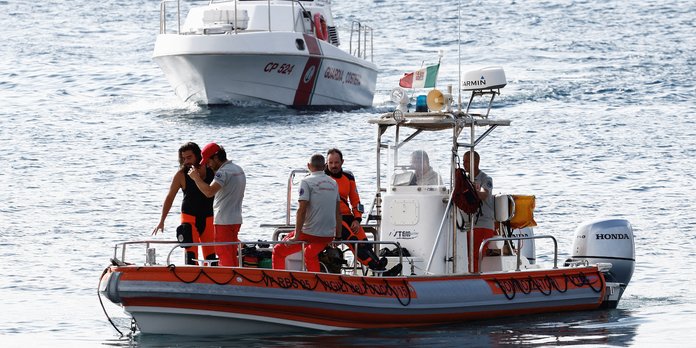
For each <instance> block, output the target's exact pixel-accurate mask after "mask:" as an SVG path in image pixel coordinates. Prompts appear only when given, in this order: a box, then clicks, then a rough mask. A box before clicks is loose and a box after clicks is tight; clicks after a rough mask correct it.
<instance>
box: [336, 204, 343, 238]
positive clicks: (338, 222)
mask: <svg viewBox="0 0 696 348" xmlns="http://www.w3.org/2000/svg"><path fill="white" fill-rule="evenodd" d="M341 221H343V219H342V218H341V201H337V202H336V234H334V238H336V239H341V232H343V226H342V225H343V224H342V223H341Z"/></svg>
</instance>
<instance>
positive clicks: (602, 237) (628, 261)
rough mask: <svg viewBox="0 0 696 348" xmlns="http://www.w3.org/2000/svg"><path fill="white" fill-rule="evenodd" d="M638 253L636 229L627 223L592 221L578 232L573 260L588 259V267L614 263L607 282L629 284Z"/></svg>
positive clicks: (609, 220)
mask: <svg viewBox="0 0 696 348" xmlns="http://www.w3.org/2000/svg"><path fill="white" fill-rule="evenodd" d="M635 253H636V251H635V244H634V240H633V228H632V227H631V224H630V223H629V222H628V221H627V220H623V219H598V220H593V221H590V222H585V223H583V224H582V225H580V226H579V227H578V228H577V230H576V231H575V242H574V243H573V256H572V258H573V260H587V261H588V262H589V264H596V263H611V264H612V267H611V269H610V270H609V272H608V273H607V281H610V282H617V283H622V284H624V285H627V284H628V282H629V281H631V277H632V276H633V270H634V269H635V262H636V255H635Z"/></svg>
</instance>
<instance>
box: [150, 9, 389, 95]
mask: <svg viewBox="0 0 696 348" xmlns="http://www.w3.org/2000/svg"><path fill="white" fill-rule="evenodd" d="M180 2H181V1H180V0H175V1H174V0H165V1H162V2H161V5H160V33H159V35H157V41H156V42H155V49H154V53H153V59H154V61H155V62H156V63H157V64H158V65H159V66H160V67H161V68H162V71H164V75H165V76H166V78H167V80H169V82H170V84H171V85H172V87H173V88H174V92H175V93H176V94H177V95H178V96H179V97H180V98H181V99H182V100H183V101H186V102H194V103H198V104H230V103H233V104H238V105H248V104H251V105H253V104H282V105H287V106H291V107H295V108H312V107H340V108H359V107H369V106H371V105H372V98H373V96H374V93H375V85H376V80H377V67H376V66H375V64H373V62H372V39H373V32H372V28H371V27H368V26H365V25H362V24H361V23H360V22H353V23H352V26H351V28H350V31H349V35H350V37H349V40H348V44H347V46H348V51H344V50H341V49H339V48H338V47H339V44H340V43H341V41H340V40H339V35H338V30H337V28H336V26H335V24H334V19H333V14H332V12H331V2H330V0H314V1H302V0H299V1H298V0H289V1H288V0H246V1H245V0H227V1H220V0H217V1H213V0H211V1H210V2H209V3H208V4H207V5H202V6H192V7H191V8H190V10H189V12H188V14H187V15H186V18H185V20H184V21H183V23H182V22H181V12H182V10H181V4H180ZM173 5H176V7H174V6H173Z"/></svg>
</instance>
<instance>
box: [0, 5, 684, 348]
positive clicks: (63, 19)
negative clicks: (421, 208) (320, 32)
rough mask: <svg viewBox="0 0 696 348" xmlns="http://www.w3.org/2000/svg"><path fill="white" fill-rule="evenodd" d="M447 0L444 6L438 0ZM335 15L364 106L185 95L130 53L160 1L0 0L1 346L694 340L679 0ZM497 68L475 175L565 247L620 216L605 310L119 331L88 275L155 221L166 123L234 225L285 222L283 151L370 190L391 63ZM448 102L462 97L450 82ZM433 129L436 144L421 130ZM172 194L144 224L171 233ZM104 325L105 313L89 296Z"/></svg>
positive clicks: (340, 11) (166, 168)
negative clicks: (373, 77) (615, 295)
mask: <svg viewBox="0 0 696 348" xmlns="http://www.w3.org/2000/svg"><path fill="white" fill-rule="evenodd" d="M459 3H461V6H460V7H458V4H459ZM333 9H334V13H335V15H336V21H337V25H338V26H339V27H340V29H339V34H340V35H341V36H342V42H343V43H344V44H347V42H348V33H347V31H346V29H347V28H348V27H349V23H350V21H351V20H353V19H359V20H361V21H363V22H364V23H366V24H369V25H371V26H372V27H373V28H374V29H375V37H374V49H375V54H374V62H375V63H376V64H378V65H379V67H380V70H379V79H378V81H377V90H378V91H377V94H376V96H375V100H374V105H373V107H372V108H368V109H362V110H357V111H351V112H338V111H325V112H305V111H296V110H291V109H286V108H284V107H262V106H250V107H238V106H230V107H215V108H208V107H198V106H195V105H188V104H184V103H182V102H181V101H179V100H178V99H177V98H176V96H175V95H174V93H173V91H172V89H171V87H170V86H169V84H168V83H167V81H166V80H165V78H164V77H163V75H162V73H161V72H160V70H159V68H158V67H157V66H156V64H155V63H154V62H153V61H152V59H151V54H152V48H153V45H154V40H155V35H156V34H157V32H158V28H159V19H158V18H159V2H158V1H143V0H129V1H124V0H112V1H84V0H73V1H56V0H45V1H27V0H17V1H6V0H0V23H1V24H2V29H3V31H2V33H3V35H2V36H3V39H2V48H1V49H0V226H1V227H0V309H1V310H2V318H1V319H0V346H2V347H29V346H31V347H34V346H43V347H56V346H65V347H79V346H85V347H97V346H134V347H169V346H177V347H189V346H191V347H194V346H205V347H223V346H224V347H227V346H230V347H232V346H245V347H266V346H301V347H315V346H317V347H318V346H322V347H324V346H370V347H371V346H380V347H405V346H428V347H452V346H520V345H524V346H593V347H594V346H645V347H653V346H658V345H659V346H661V347H662V346H684V347H686V346H693V344H694V341H695V340H696V304H695V303H696V301H694V298H696V267H695V266H694V265H695V264H696V227H695V226H696V201H695V199H694V196H696V188H695V185H696V177H695V174H694V173H696V160H695V159H694V157H696V140H695V139H696V84H695V81H696V78H695V76H696V74H695V73H694V71H695V70H696V50H694V47H696V29H695V28H696V15H694V13H696V12H695V11H696V3H695V2H693V1H686V0H685V1H673V0H661V1H599V0H586V1H461V2H457V1H438V0H434V1H415V0H404V1H386V0H375V1H366V0H354V1H342V0H336V1H334V5H333ZM439 52H442V55H443V56H442V62H441V64H442V65H441V70H440V77H439V80H438V86H441V88H444V87H445V86H446V85H454V86H455V90H456V86H457V81H458V77H457V76H458V75H457V74H458V71H459V69H460V64H459V62H460V59H461V67H462V70H465V69H469V68H471V67H482V66H489V65H500V66H503V67H504V68H505V72H506V75H507V78H508V85H507V86H506V87H505V88H504V89H503V90H502V94H501V96H499V97H498V98H496V104H495V105H496V108H495V109H494V110H493V112H492V117H497V118H504V119H510V120H511V121H512V126H511V127H504V129H500V130H496V131H495V132H493V133H492V134H491V135H490V136H489V137H488V138H487V139H486V140H484V141H483V142H482V143H481V145H480V146H479V147H478V149H479V152H481V154H482V157H483V158H482V161H481V167H482V169H483V170H485V171H486V172H487V173H488V174H489V175H491V176H492V177H493V179H494V183H495V189H494V191H495V192H506V193H528V194H534V195H536V197H537V204H536V205H537V210H536V213H535V218H536V221H537V223H538V227H537V228H536V229H535V232H536V233H537V234H551V235H553V236H555V237H556V238H557V239H558V240H559V250H560V252H561V258H564V257H568V256H569V253H570V249H571V244H572V240H573V236H574V230H575V228H576V227H577V226H578V225H579V224H580V223H582V222H583V221H586V220H590V219H593V218H596V217H606V216H611V217H620V218H625V219H628V220H629V221H630V222H631V223H632V225H633V228H634V233H635V241H636V259H637V263H636V269H635V273H634V275H633V280H632V281H631V283H630V284H629V286H628V289H627V290H626V292H625V294H624V296H623V299H622V302H621V303H620V305H619V308H618V309H615V310H608V311H595V312H583V313H563V314H545V315H533V316H524V317H517V318H505V319H496V320H487V321H479V322H467V323H461V324H456V325H447V326H440V327H428V328H420V329H408V330H406V329H398V330H368V331H362V332H349V333H338V334H333V333H328V334H316V335H312V334H306V335H304V334H303V335H289V336H273V337H267V336H249V337H234V338H229V337H228V338H224V337H217V338H215V337H213V338H187V337H172V336H150V335H137V336H136V337H134V338H128V337H120V336H119V335H118V333H117V332H116V331H115V330H114V328H113V327H112V326H111V325H110V324H109V322H108V321H107V319H106V317H105V315H104V313H103V312H102V307H101V305H100V303H99V299H98V297H97V283H98V280H99V276H100V274H101V272H102V270H103V269H104V268H105V267H106V266H107V265H108V261H109V258H110V257H111V255H112V250H113V249H112V248H113V245H114V244H115V243H117V242H122V241H127V240H144V239H150V238H153V237H151V236H150V233H151V232H152V230H153V228H154V227H155V225H156V224H157V222H158V219H159V215H160V211H161V205H162V201H163V199H164V197H165V194H166V192H167V189H168V187H169V184H170V181H171V178H172V175H173V174H174V173H175V171H176V169H177V149H178V147H179V146H180V145H181V144H183V143H184V142H187V141H195V142H198V143H199V144H201V145H203V144H205V143H207V142H210V141H216V142H219V143H220V144H222V145H223V146H226V147H227V150H228V154H229V156H230V157H231V159H233V160H234V161H235V162H236V163H238V164H240V165H241V166H242V167H243V168H244V170H245V171H246V174H247V182H248V184H247V192H246V197H245V200H244V225H243V227H242V231H241V236H242V238H243V239H246V240H256V239H268V238H270V234H271V231H270V230H268V229H266V228H262V227H260V225H261V224H264V223H282V222H283V221H284V219H285V197H286V192H285V190H286V182H287V178H288V174H289V172H290V170H292V169H295V168H303V167H304V164H305V163H306V162H307V159H308V157H309V156H310V155H311V154H312V153H314V152H325V151H326V149H328V148H330V147H338V148H341V149H343V150H344V153H345V154H346V163H345V167H346V168H348V169H351V170H352V171H353V172H354V173H355V175H356V177H357V178H358V186H359V188H360V190H361V195H362V198H363V201H365V202H369V201H370V200H371V198H372V196H373V194H374V191H375V186H374V180H373V178H374V176H375V168H374V162H375V151H374V150H375V149H374V139H375V129H373V128H372V126H370V125H369V124H368V123H367V120H368V119H369V118H373V117H376V116H378V115H379V114H380V113H383V112H387V111H390V110H392V109H393V108H394V105H393V104H392V103H391V102H390V101H389V92H390V91H391V89H392V88H393V87H395V86H396V85H397V83H398V79H399V78H400V77H401V76H402V75H403V73H405V72H410V71H413V70H415V69H417V68H420V66H421V64H424V65H430V64H434V63H436V62H437V60H438V54H439ZM464 98H465V99H466V98H467V97H466V96H464ZM433 144H437V143H433ZM180 199H181V195H179V196H178V197H177V200H176V201H175V204H174V208H173V209H172V211H171V213H170V215H169V218H168V220H167V223H166V225H165V234H164V235H159V236H157V237H156V239H158V240H167V239H172V238H173V235H174V232H175V227H176V225H178V223H177V221H178V209H177V207H178V206H179V204H180ZM105 305H106V307H107V311H108V312H109V313H110V315H111V316H113V317H114V320H115V322H116V324H117V325H118V326H119V327H120V328H121V330H125V331H127V330H128V321H127V319H126V317H125V315H124V314H123V313H122V312H120V311H119V309H118V308H116V307H115V306H113V305H112V304H111V303H105Z"/></svg>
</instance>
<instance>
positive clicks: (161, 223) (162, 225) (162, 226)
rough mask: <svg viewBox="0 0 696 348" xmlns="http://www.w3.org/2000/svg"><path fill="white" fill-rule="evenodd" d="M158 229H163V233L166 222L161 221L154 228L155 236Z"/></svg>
mask: <svg viewBox="0 0 696 348" xmlns="http://www.w3.org/2000/svg"><path fill="white" fill-rule="evenodd" d="M157 231H162V233H164V222H160V223H159V224H158V225H157V226H156V227H155V229H154V230H152V235H153V236H154V235H156V234H157Z"/></svg>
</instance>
